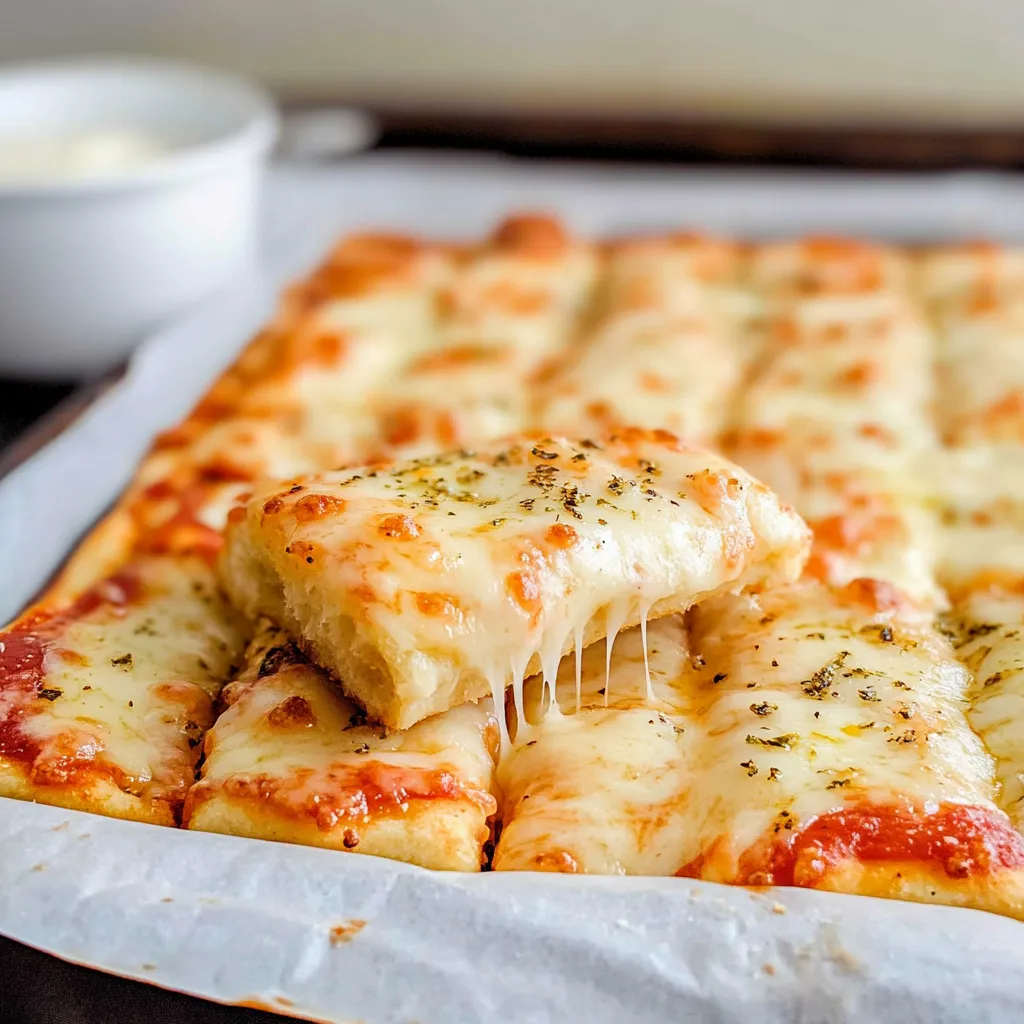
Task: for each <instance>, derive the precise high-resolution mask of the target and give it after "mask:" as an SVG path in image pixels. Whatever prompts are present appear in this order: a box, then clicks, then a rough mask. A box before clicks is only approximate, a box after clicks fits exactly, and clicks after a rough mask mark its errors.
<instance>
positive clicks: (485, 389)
mask: <svg viewBox="0 0 1024 1024" xmlns="http://www.w3.org/2000/svg"><path fill="white" fill-rule="evenodd" d="M532 230H534V231H536V230H537V226H536V225H534V227H533V229H532ZM554 242H555V243H557V239H555V240H554ZM597 268H598V261H597V259H596V257H595V254H594V252H593V251H592V250H591V249H590V248H589V247H588V246H583V245H571V244H570V243H569V242H568V240H567V239H563V240H562V242H561V244H552V245H551V246H549V247H546V248H542V249H541V250H540V251H539V252H538V251H536V250H535V249H534V248H531V247H530V246H529V245H525V244H522V243H521V242H518V243H517V242H516V240H515V238H513V239H512V241H511V242H510V243H508V244H504V245H498V244H495V245H492V246H491V247H489V248H485V249H483V250H482V251H481V252H480V253H478V254H477V255H476V256H475V257H474V258H472V259H470V260H468V261H466V262H465V263H464V264H463V265H462V266H461V267H460V269H459V272H458V273H457V274H456V275H455V276H454V277H453V279H452V281H451V284H450V287H449V288H448V289H447V290H446V291H445V293H444V294H443V296H442V298H441V305H442V310H443V315H442V317H441V320H440V322H439V325H438V337H437V345H436V347H435V348H433V349H432V350H431V351H430V352H427V353H425V354H424V355H423V356H421V357H420V358H419V359H416V360H414V361H413V362H412V363H411V364H409V365H408V366H406V368H405V369H404V371H403V372H402V373H400V374H399V375H398V376H397V377H396V378H395V379H394V380H393V381H391V382H389V385H388V387H387V388H386V389H385V391H384V394H383V395H382V397H381V399H380V401H379V403H378V405H379V408H378V409H377V410H376V413H375V414H376V416H377V417H378V422H377V430H378V432H379V435H380V440H381V441H382V445H381V447H382V449H383V450H384V451H385V452H387V453H388V454H390V455H392V456H394V455H396V454H400V455H403V456H406V457H409V456H415V455H420V454H426V453H429V452H433V451H437V450H439V449H444V448H451V447H454V446H457V445H460V444H479V443H481V442H483V441H488V440H491V439H493V438H496V437H501V436H503V435H506V434H513V433H516V432H518V431H522V430H524V429H526V427H527V425H528V417H529V411H530V400H531V387H530V382H531V380H532V378H533V377H535V376H536V375H537V374H538V373H540V372H541V370H542V369H543V368H544V366H545V365H546V363H547V362H548V361H550V360H552V359H554V358H555V357H557V356H558V355H559V354H560V353H561V352H562V351H563V350H564V349H566V348H567V347H568V346H569V344H570V342H571V341H572V340H573V338H574V336H575V333H576V330H577V326H578V320H579V318H580V315H581V314H582V312H583V310H584V309H585V308H586V307H587V304H588V300H589V299H590V295H591V291H592V289H593V286H594V282H595V278H596V274H597Z"/></svg>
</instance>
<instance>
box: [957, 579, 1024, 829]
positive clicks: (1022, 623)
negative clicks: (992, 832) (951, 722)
mask: <svg viewBox="0 0 1024 1024" xmlns="http://www.w3.org/2000/svg"><path fill="white" fill-rule="evenodd" d="M948 624H949V625H950V626H951V629H950V632H951V635H952V638H953V643H954V645H955V648H956V653H957V657H959V658H960V660H961V661H962V662H963V663H964V664H965V665H966V666H967V667H968V668H969V669H970V670H971V672H972V673H973V674H974V684H973V686H972V687H971V689H970V691H969V692H968V701H969V705H968V711H967V720H968V721H969V722H970V723H971V727H972V728H973V729H974V731H975V732H976V733H977V734H978V735H979V736H980V737H981V739H982V741H983V742H984V743H985V746H986V747H987V748H988V750H989V752H990V753H991V754H992V756H993V757H994V758H995V764H996V778H997V780H998V783H999V790H998V794H997V802H998V803H999V806H1000V807H1001V808H1002V809H1003V810H1004V811H1005V812H1006V813H1007V814H1008V815H1009V817H1010V820H1011V821H1012V822H1013V824H1014V827H1015V828H1016V829H1017V830H1018V831H1021V830H1022V829H1024V594H1022V593H1021V591H1020V589H1016V590H1009V589H1002V588H1000V587H998V586H994V587H991V588H986V589H983V590H976V591H975V592H973V593H971V594H968V595H966V596H965V597H964V598H963V600H962V601H961V603H960V604H958V605H957V607H956V608H955V609H954V611H953V612H952V613H951V614H950V616H949V623H948Z"/></svg>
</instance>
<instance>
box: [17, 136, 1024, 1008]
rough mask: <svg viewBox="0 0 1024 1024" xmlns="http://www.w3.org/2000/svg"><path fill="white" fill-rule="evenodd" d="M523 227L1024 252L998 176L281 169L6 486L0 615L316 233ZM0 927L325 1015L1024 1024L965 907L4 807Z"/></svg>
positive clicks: (393, 166) (981, 920)
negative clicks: (238, 265)
mask: <svg viewBox="0 0 1024 1024" xmlns="http://www.w3.org/2000/svg"><path fill="white" fill-rule="evenodd" d="M521 208H531V209H551V210H555V211H558V212H560V213H562V214H563V215H565V216H566V217H567V218H568V219H569V221H570V223H571V224H572V226H573V227H574V228H576V229H577V230H580V231H584V232H590V233H601V234H606V233H610V232H625V231H635V230H657V229H662V230H664V229H668V228H678V227H700V228H706V229H710V230H715V231H722V232H727V233H732V234H737V235H745V236H755V237H764V236H768V235H781V234H794V233H799V232H805V231H833V232H836V231H839V232H845V233H854V234H861V235H873V236H879V235H881V236H886V237H894V238H906V239H913V240H925V239H932V240H940V239H945V238H960V237H975V236H982V235H987V236H990V237H996V238H1003V239H1020V238H1024V187H1022V186H1021V185H1020V184H1018V183H1017V182H1016V181H1015V180H1014V179H1012V178H998V177H984V176H975V175H952V176H936V177H931V178H919V177H913V176H906V175H904V176H898V177H896V176H892V177H886V176H873V177H855V176H848V175H842V174H830V175H821V176H817V175H808V174H803V173H784V172H772V173H764V172H716V173H711V172H686V173H681V172H671V171H658V170H654V171H644V170H633V169H630V170H618V169H611V170H608V169H596V168H591V167H585V166H567V165H562V166H552V165H544V164H528V165H516V164H514V163H511V162H508V161H498V160H478V161H472V162H467V161H461V160H446V159H436V160H424V159H422V158H417V159H413V158H410V157H402V156H391V157H369V158H365V159H362V160H359V161H354V162H352V163H350V164H347V165H344V166H341V167H336V168H332V169H326V170H325V169H321V170H301V169H295V168H292V169H278V170H277V171H276V172H275V174H274V175H273V177H272V180H271V182H270V185H269V188H268V196H267V204H266V211H265V212H266V217H265V233H264V255H263V259H262V264H261V267H260V269H259V270H258V271H254V272H253V273H252V275H251V276H250V277H249V278H248V279H246V280H243V281H240V282H238V284H237V285H236V287H234V288H233V289H231V290H230V291H229V292H227V293H225V294H223V295H222V296H220V297H219V298H218V299H216V300H215V301H213V302H211V303H209V304H208V305H206V306H204V307H203V308H202V309H200V310H198V311H196V312H194V313H193V314H191V315H189V316H187V317H185V318H183V319H182V320H180V321H178V322H177V323H175V324H172V325H170V326H169V327H168V328H166V329H165V330H163V331H161V332H159V333H158V334H157V335H155V336H154V337H153V338H152V339H150V341H149V342H147V344H146V345H144V346H143V347H142V348H141V349H140V350H139V352H138V354H137V356H136V358H135V360H134V361H133V364H132V366H131V368H130V371H129V373H128V375H127V376H126V378H125V380H124V381H123V382H122V383H121V384H120V385H119V386H118V387H117V388H115V389H114V390H113V391H111V392H110V393H109V394H107V395H106V396H105V397H104V398H103V399H102V400H101V401H100V402H99V403H97V405H96V406H94V407H93V408H92V409H90V410H89V411H88V412H87V413H86V415H85V416H83V417H82V419H81V420H79V421H78V422H77V423H76V424H75V425H74V426H73V427H72V428H71V429H70V430H68V431H67V432H65V434H63V435H62V436H61V437H60V438H58V439H57V440H56V441H55V442H53V443H52V444H50V445H49V446H48V447H47V448H46V449H45V450H44V451H43V452H41V453H40V454H39V455H37V456H36V457H35V458H34V459H32V460H31V461H30V462H29V463H27V464H25V465H24V466H22V467H20V468H19V469H18V470H16V471H15V472H14V473H12V474H11V475H10V476H9V477H7V478H6V479H5V480H4V481H3V482H0V537H2V538H3V549H2V550H3V554H2V556H0V620H2V619H6V618H9V617H11V616H12V615H13V614H15V613H16V611H17V610H18V608H19V607H20V606H21V605H22V604H23V603H24V602H25V601H26V600H28V599H29V598H30V597H31V595H32V594H33V593H34V592H35V591H36V590H37V589H38V588H39V587H40V586H41V585H42V583H43V582H44V581H45V580H46V578H47V577H48V576H49V574H50V573H51V572H52V571H53V569H54V568H55V567H56V566H57V565H58V564H59V563H60V561H61V559H62V558H63V557H64V555H65V554H66V552H67V550H68V548H69V547H70V546H71V544H72V543H73V542H74V540H75V538H76V537H77V536H78V535H79V534H80V533H81V532H82V531H83V530H85V529H86V528H87V527H88V526H89V524H90V523H91V522H92V521H93V520H94V519H95V518H96V516H98V515H99V514H100V513H101V512H102V511H103V509H104V508H105V507H106V506H107V505H108V504H109V502H110V501H111V500H112V499H113V497H114V496H115V495H116V494H117V492H118V491H119V489H120V488H121V487H122V486H123V485H124V483H125V482H126V481H127V479H128V478H129V477H130V474H131V471H132V467H133V465H134V464H135V462H136V460H137V459H138V458H139V456H140V455H141V454H142V452H143V451H144V450H145V448H146V446H147V445H148V443H149V440H150V439H151V437H152V436H153V434H154V433H155V432H156V431H158V430H159V429H162V428H163V427H165V426H168V425H170V424H171V423H173V422H174V421H175V420H176V419H178V418H179V417H180V416H181V415H183V414H184V413H185V412H186V411H187V410H188V408H189V407H190V405H191V404H192V403H193V402H194V401H195V399H196V398H197V397H198V396H199V395H200V394H201V393H202V391H203V390H204V389H205V387H206V386H207V385H208V383H209V381H210V379H211V378H212V376H213V375H214V374H215V373H216V372H217V371H218V370H219V369H220V368H221V367H222V366H223V365H225V364H226V363H227V362H228V361H230V359H231V358H232V356H233V354H234V353H235V351H237V349H238V347H239V346H240V345H241V344H242V343H244V341H245V340H246V339H247V338H248V336H249V335H250V334H251V333H252V332H253V331H254V330H255V329H256V328H257V327H258V326H259V325H260V323H261V322H262V321H263V320H264V319H266V317H267V316H268V314H269V312H270V310H271V309H272V306H273V302H274V298H275V296H276V294H277V291H278V289H279V288H280V286H281V285H282V284H283V283H284V282H286V281H287V280H289V279H292V278H294V277H296V276H298V275H300V274H301V273H303V272H304V271H305V270H306V269H308V268H309V267H310V266H311V265H312V263H313V262H314V261H315V260H316V258H317V257H318V256H319V255H320V254H321V253H322V252H323V251H325V250H326V248H327V247H328V245H329V244H330V243H331V241H332V239H333V238H334V237H335V236H336V235H338V234H340V233H342V232H344V231H346V230H353V229H358V228H364V227H380V226H383V227H390V228H399V229H402V230H405V231H409V232H413V233H432V234H436V235H450V236H458V237H471V236H474V235H479V234H481V233H482V232H484V231H486V230H488V229H489V228H490V227H491V226H492V225H493V223H494V221H496V220H497V219H498V218H499V217H500V216H501V215H502V214H503V213H504V212H506V211H507V210H510V209H521ZM0 933H2V934H4V935H7V936H9V937H11V938H13V939H17V940H19V941H22V942H26V943H28V944H30V945H33V946H36V947H38V948H40V949H44V950H47V951H49V952H52V953H55V954H57V955H59V956H62V957H65V958H67V959H69V960H74V961H77V962H81V963H86V964H89V965H92V966H95V967H98V968H101V969H103V970H107V971H111V972H114V973H117V974H123V975H126V976H130V977H134V978H139V979H142V980H146V981H150V982H152V983H155V984H159V985H163V986H167V987H171V988H175V989H179V990H182V991H186V992H190V993H193V994H196V995H200V996H206V997H209V998H213V999H218V1000H221V1001H225V1002H245V1003H248V1004H259V1005H265V1006H267V1007H268V1008H271V1007H276V1008H278V1009H280V1010H282V1011H284V1012H289V1013H297V1014H302V1015H306V1016H309V1017H312V1018H314V1019H323V1020H330V1021H354V1020H363V1021H367V1022H391V1021H395V1022H405V1021H413V1020H415V1021H418V1022H421V1024H427V1022H436V1024H453V1022H456V1021H458V1022H462V1021H478V1020H480V1021H483V1020H502V1021H515V1022H538V1024H540V1022H549V1021H551V1022H554V1021H588V1022H594V1024H599V1022H605V1021H607V1022H609V1024H610V1022H616V1024H619V1022H622V1021H647V1020H650V1021H687V1022H689V1021H700V1022H704V1021H708V1022H712V1021H713V1022H731V1021H736V1022H740V1021H742V1022H744V1024H756V1022H759V1021H773V1022H776V1021H779V1022H781V1021H787V1022H788V1021H814V1022H819V1021H820V1022H831V1021H849V1020H856V1021H866V1022H879V1024H884V1022H889V1021H892V1022H900V1024H909V1022H916V1021H921V1022H925V1021H927V1022H954V1021H957V1022H959V1021H964V1022H968V1021H971V1022H974V1021H981V1020H992V1021H1013V1020H1024V932H1022V931H1021V925H1020V924H1018V923H1017V922H1014V921H1010V920H1006V919H1002V918H998V917H995V916H993V915H989V914H984V913H980V912H973V911H966V910H954V909H949V908H943V907H923V906H915V905H911V904H900V903H896V902H887V901H882V900H874V899H867V898H858V897H846V896H834V895H829V894H825V893H816V892H808V891H801V890H773V891H771V892H768V893H751V892H747V891H744V890H739V889H730V888H727V887H723V886H716V885H712V884H706V883H699V882H692V881H683V880H675V879H612V878H576V877H571V876H551V875H531V874H519V875H516V874H510V875H497V874H487V875H480V876H472V877H463V876H456V875H449V874H443V873H436V872H428V871H424V870H421V869H418V868H412V867H408V866H406V865H401V864H395V863H392V862H389V861H385V860H379V859H376V858H371V857H362V856H356V855H348V854H342V853H337V852H334V851H325V850H314V849H305V848H301V847H293V846H286V845H281V844H273V843H264V842H257V841H253V840H246V839H236V838H233V837H230V836H215V835H203V834H193V833H188V832H179V831H175V830H172V829H164V828H157V827H155V826H149V825H141V824H138V823H134V822H121V821H114V820H110V819H106V818H100V817H96V816H92V815H86V814H81V813H77V812H70V811H65V810H62V809H60V808H51V807H44V806H41V805H33V804H25V803H20V802H17V801H12V800H2V799H0Z"/></svg>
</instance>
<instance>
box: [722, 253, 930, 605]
mask: <svg viewBox="0 0 1024 1024" xmlns="http://www.w3.org/2000/svg"><path fill="white" fill-rule="evenodd" d="M751 277H752V279H753V280H754V281H756V282H758V284H759V288H760V290H761V292H762V294H763V299H764V305H765V309H766V311H767V313H768V315H767V316H766V318H765V321H764V329H763V337H762V343H761V351H760V355H759V358H758V359H757V360H756V362H755V366H754V371H753V373H752V378H751V380H750V382H749V384H748V386H747V387H746V388H745V389H744V390H743V392H742V397H741V400H740V401H739V402H738V403H737V412H736V416H735V419H734V422H733V424H732V427H731V429H730V431H729V432H728V434H727V435H726V438H725V440H726V445H727V451H728V452H729V454H730V455H731V456H732V457H733V458H735V459H736V460H737V461H738V462H739V463H740V464H741V465H743V466H745V467H747V468H749V469H750V471H751V472H753V473H754V474H756V475H758V476H760V477H761V478H762V479H763V480H765V481H766V482H767V483H768V484H769V485H771V486H772V487H774V488H776V489H777V490H778V491H779V493H780V495H781V496H782V497H783V498H784V499H785V500H787V501H790V502H792V503H793V504H794V506H795V507H796V508H797V510H798V511H799V512H800V513H801V514H802V515H804V516H805V517H806V518H807V520H808V522H809V524H810V525H811V527H812V529H813V531H814V552H813V554H812V558H811V561H810V564H809V567H808V571H809V573H810V574H811V575H813V576H815V577H817V578H819V579H822V580H824V581H826V582H830V583H839V584H842V583H846V582H848V581H849V580H851V579H855V578H857V577H859V576H869V577H873V578H880V579H886V580H889V581H890V582H892V583H895V584H897V585H898V586H899V587H901V588H902V589H903V590H905V591H906V592H907V593H908V594H910V595H911V596H912V597H914V598H915V599H916V600H918V601H920V602H922V603H924V604H927V605H929V606H941V605H942V603H943V600H944V598H943V595H942V593H941V591H940V590H939V588H938V586H937V584H936V581H935V576H934V562H935V558H936V554H937V539H936V527H935V523H934V515H933V512H932V509H931V507H930V503H929V498H930V490H929V484H930V479H929V474H928V467H929V465H930V460H931V459H932V457H933V454H934V451H935V449H936V446H937V439H936V436H935V431H934V428H933V426H932V423H931V420H930V403H931V401H932V373H931V361H932V355H933V353H932V336H931V333H930V331H929V329H928V325H927V322H926V320H925V318H924V317H923V315H922V311H921V310H920V308H919V307H918V306H917V305H916V304H915V303H914V302H913V301H912V300H911V299H910V298H909V297H908V295H907V293H906V283H907V279H908V277H909V265H908V261H907V260H906V258H905V257H904V256H902V255H901V254H899V253H897V252H895V251H892V250H887V249H881V248H877V247H872V246H867V245H860V244H856V243H841V242H837V241H836V242H829V241H813V240H810V241H808V242H805V243H803V244H795V245H782V246H770V247H767V248H766V249H764V250H762V251H761V252H760V253H758V254H757V255H756V256H755V258H754V260H753V266H752V268H751Z"/></svg>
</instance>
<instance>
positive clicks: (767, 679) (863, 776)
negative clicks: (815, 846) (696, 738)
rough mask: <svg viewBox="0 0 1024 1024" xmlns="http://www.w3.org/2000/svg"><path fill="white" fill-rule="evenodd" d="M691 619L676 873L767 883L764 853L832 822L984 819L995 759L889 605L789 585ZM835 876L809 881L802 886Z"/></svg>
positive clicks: (961, 692) (937, 656)
mask: <svg viewBox="0 0 1024 1024" xmlns="http://www.w3.org/2000/svg"><path fill="white" fill-rule="evenodd" d="M693 614H694V631H693V637H692V644H693V647H694V650H695V651H697V652H699V653H700V654H701V655H702V656H703V658H704V659H705V661H706V667H705V668H704V669H703V670H702V676H703V678H702V680H701V682H700V687H701V700H700V705H701V706H700V709H699V714H700V715H701V721H702V724H703V730H702V737H703V739H702V742H701V747H700V750H699V751H698V752H696V753H695V755H694V756H695V758H696V760H697V762H698V763H699V764H700V766H701V776H700V780H699V782H695V784H694V786H693V791H692V804H691V814H692V826H693V827H692V829H691V832H690V842H689V844H688V848H687V855H688V856H687V859H688V861H689V864H690V870H689V873H693V874H696V875H697V876H699V877H702V878H708V879H712V880H718V881H747V882H754V883H758V882H761V883H764V882H768V883H770V882H771V881H772V878H773V876H772V871H771V866H770V865H771V858H770V857H767V858H765V857H764V856H761V854H763V853H764V852H766V851H767V850H770V849H771V848H772V847H773V846H778V845H779V844H781V845H782V847H785V845H786V844H787V843H788V842H790V841H792V840H793V839H795V838H796V836H798V835H799V833H800V831H801V830H802V829H804V828H806V827H807V826H809V825H810V824H811V823H812V822H814V820H815V819H817V818H819V817H821V816H823V815H829V814H834V813H837V812H841V811H844V810H846V811H850V810H851V809H862V808H878V807H881V808H888V807H898V808H902V809H903V811H905V812H907V813H910V814H912V815H928V814H930V813H934V812H935V810H936V809H937V808H939V807H940V806H945V805H949V804H963V805H968V806H971V807H978V808H981V809H983V810H984V811H989V812H994V802H993V798H994V795H995V788H994V784H993V765H992V760H991V758H990V757H989V755H988V753H987V752H986V751H985V749H984V747H983V745H982V743H981V741H980V740H979V739H978V737H977V736H976V735H975V734H974V733H973V732H972V731H971V730H970V728H969V727H968V725H967V722H966V720H965V718H964V714H963V702H964V698H965V695H966V692H967V688H968V685H969V682H970V676H969V674H968V672H967V670H966V669H965V668H964V667H963V666H962V665H960V664H959V663H958V662H957V661H956V659H955V657H954V655H953V652H952V650H951V649H950V647H949V645H948V644H947V643H946V642H945V640H944V639H943V638H942V637H941V636H940V635H939V634H938V633H936V632H935V631H934V630H933V629H932V628H931V625H930V623H929V621H928V619H927V617H925V616H922V615H921V614H920V613H917V612H914V611H913V610H912V609H910V608H909V607H907V606H905V605H903V604H902V603H901V599H900V598H899V596H898V593H897V592H896V591H894V590H892V589H891V588H887V587H886V585H885V584H876V583H871V582H870V581H858V582H856V583H853V584H851V585H850V586H849V587H848V588H846V589H845V590H840V591H834V590H830V589H828V588H825V587H822V586H820V585H817V584H802V585H798V586H796V587H792V588H788V589H787V588H781V589H778V590H775V591H773V592H769V593H766V594H764V595H762V596H761V597H760V598H748V597H736V598H733V597H730V598H722V599H718V600H715V601H712V602H709V603H708V604H706V605H702V606H701V607H700V608H698V609H697V610H696V611H695V612H694V613H693ZM751 864H756V865H758V867H756V868H752V867H751ZM765 865H767V866H765ZM838 867H839V866H838V865H830V864H828V863H825V864H821V865H819V868H818V869H817V876H815V874H814V871H815V869H814V867H813V865H811V866H809V867H808V874H809V876H810V880H809V881H808V882H807V883H806V884H825V885H828V880H827V878H826V876H827V875H828V874H829V873H830V871H832V869H833V868H838ZM911 869H912V866H911V868H908V869H907V870H911ZM919 869H920V870H924V868H923V867H921V866H919ZM752 871H753V874H751V872H752ZM839 875H842V872H841V871H839ZM815 877H816V878H817V881H815V880H814V879H815ZM833 881H834V879H833ZM854 891H856V889H854Z"/></svg>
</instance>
